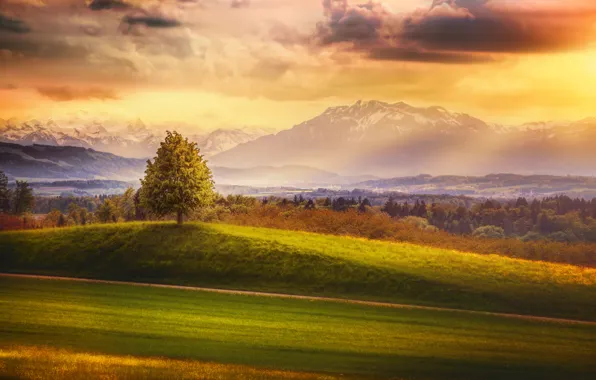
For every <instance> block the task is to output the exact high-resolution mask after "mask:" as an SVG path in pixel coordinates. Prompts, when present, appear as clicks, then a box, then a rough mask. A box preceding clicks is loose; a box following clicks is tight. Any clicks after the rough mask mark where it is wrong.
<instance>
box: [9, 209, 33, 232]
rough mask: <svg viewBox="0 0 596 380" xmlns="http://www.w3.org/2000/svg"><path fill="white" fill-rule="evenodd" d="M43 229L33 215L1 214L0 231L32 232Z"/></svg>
mask: <svg viewBox="0 0 596 380" xmlns="http://www.w3.org/2000/svg"><path fill="white" fill-rule="evenodd" d="M35 228H41V224H40V222H39V220H37V219H35V218H34V217H33V216H31V215H12V214H3V213H0V231H15V230H30V229H35Z"/></svg>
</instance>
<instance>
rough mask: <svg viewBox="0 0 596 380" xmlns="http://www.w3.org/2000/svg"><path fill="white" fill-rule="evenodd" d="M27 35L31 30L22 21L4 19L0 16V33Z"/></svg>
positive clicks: (4, 17)
mask: <svg viewBox="0 0 596 380" xmlns="http://www.w3.org/2000/svg"><path fill="white" fill-rule="evenodd" d="M2 31H7V32H11V33H29V32H30V31H31V28H29V26H27V24H25V22H24V21H22V20H18V19H14V18H10V17H6V16H4V15H2V14H0V32H2Z"/></svg>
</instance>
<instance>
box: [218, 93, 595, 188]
mask: <svg viewBox="0 0 596 380" xmlns="http://www.w3.org/2000/svg"><path fill="white" fill-rule="evenodd" d="M595 137H596V119H590V118H587V119H582V120H580V121H577V122H567V123H565V122H548V123H547V122H539V123H535V124H526V125H521V126H517V127H515V126H505V125H501V124H495V123H487V122H485V121H483V120H481V119H479V118H476V117H474V116H471V115H468V114H466V113H456V112H450V111H447V110H446V109H445V108H443V107H439V106H432V107H413V106H410V105H408V104H407V103H404V102H397V103H393V104H390V103H385V102H380V101H357V102H356V103H354V104H352V105H349V106H337V107H330V108H327V109H326V110H325V111H324V112H322V113H321V114H319V115H317V116H315V117H314V118H312V119H310V120H307V121H304V122H302V123H300V124H297V125H295V126H294V127H292V128H290V129H287V130H284V131H281V132H279V133H277V134H275V135H267V136H263V137H260V138H258V139H256V140H253V141H251V142H248V143H246V144H242V145H239V146H236V147H234V148H232V149H230V150H227V151H225V152H222V153H220V154H217V155H215V156H214V157H212V158H211V162H212V163H214V164H216V165H220V166H226V167H250V166H260V165H266V164H267V163H269V162H275V163H276V164H280V165H308V166H316V167H319V168H321V169H324V170H329V171H335V172H338V173H340V174H345V173H350V172H361V173H369V174H373V175H376V176H381V177H392V176H399V175H415V174H417V173H421V172H432V173H433V174H434V175H439V174H460V175H466V174H468V175H478V174H485V173H487V172H522V174H534V173H537V172H550V170H552V171H553V173H552V174H562V175H564V174H592V173H594V170H596V168H592V166H591V165H590V164H589V161H590V160H593V159H596V153H594V152H593V149H591V147H590V144H589V143H587V142H588V141H590V140H592V139H593V138H595ZM263 152H266V153H263Z"/></svg>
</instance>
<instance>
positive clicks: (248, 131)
mask: <svg viewBox="0 0 596 380" xmlns="http://www.w3.org/2000/svg"><path fill="white" fill-rule="evenodd" d="M272 132H273V130H271V129H266V128H247V127H244V128H236V129H217V130H215V131H213V132H211V133H209V134H208V135H205V136H200V135H199V136H192V137H191V139H192V140H194V141H195V142H196V143H197V145H198V146H199V148H200V149H201V153H202V154H203V155H204V156H205V157H211V156H214V155H216V154H218V153H221V152H225V151H226V150H230V149H232V148H234V147H236V146H238V145H240V144H244V143H247V142H250V141H253V140H256V139H258V138H259V137H261V136H265V135H268V134H271V133H272Z"/></svg>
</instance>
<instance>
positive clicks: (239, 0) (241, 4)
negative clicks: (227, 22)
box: [230, 0, 250, 8]
mask: <svg viewBox="0 0 596 380" xmlns="http://www.w3.org/2000/svg"><path fill="white" fill-rule="evenodd" d="M249 6H250V0H232V3H231V4H230V7H232V8H248V7H249Z"/></svg>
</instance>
